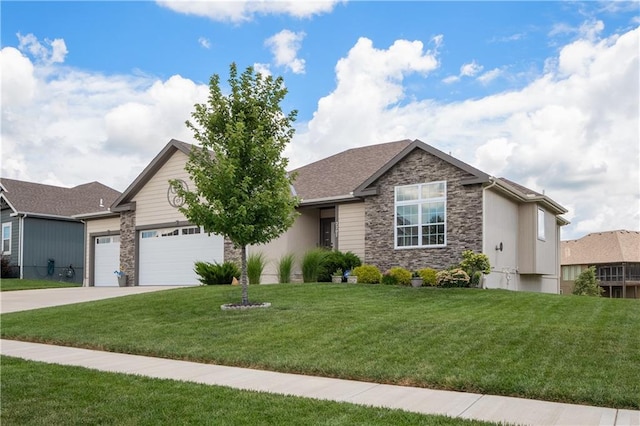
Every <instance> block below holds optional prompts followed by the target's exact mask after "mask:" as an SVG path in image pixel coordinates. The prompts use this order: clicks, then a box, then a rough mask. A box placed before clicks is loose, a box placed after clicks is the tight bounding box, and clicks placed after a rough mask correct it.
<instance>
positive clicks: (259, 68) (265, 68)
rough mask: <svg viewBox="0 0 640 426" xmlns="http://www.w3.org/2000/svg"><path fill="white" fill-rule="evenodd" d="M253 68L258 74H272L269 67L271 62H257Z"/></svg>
mask: <svg viewBox="0 0 640 426" xmlns="http://www.w3.org/2000/svg"><path fill="white" fill-rule="evenodd" d="M253 69H254V71H255V72H256V73H257V74H262V75H271V68H269V64H261V63H259V62H256V63H255V64H253Z"/></svg>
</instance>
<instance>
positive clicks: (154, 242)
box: [138, 227, 224, 285]
mask: <svg viewBox="0 0 640 426" xmlns="http://www.w3.org/2000/svg"><path fill="white" fill-rule="evenodd" d="M139 249H140V252H139V253H140V256H139V259H140V261H139V271H140V277H139V279H138V284H139V285H197V284H200V281H198V276H197V274H196V273H195V272H194V270H193V268H194V262H196V261H199V260H201V261H207V262H219V263H221V262H222V259H223V256H224V239H223V237H221V236H218V235H211V236H209V235H207V233H206V232H204V231H202V229H201V228H199V227H184V228H170V229H156V230H149V231H141V232H140V246H139Z"/></svg>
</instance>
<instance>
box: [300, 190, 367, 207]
mask: <svg viewBox="0 0 640 426" xmlns="http://www.w3.org/2000/svg"><path fill="white" fill-rule="evenodd" d="M358 199H359V198H358V197H356V196H354V195H353V193H351V194H348V195H338V196H334V197H321V198H312V199H309V200H300V204H299V206H300V207H304V206H313V205H316V204H327V203H331V202H341V201H349V200H358Z"/></svg>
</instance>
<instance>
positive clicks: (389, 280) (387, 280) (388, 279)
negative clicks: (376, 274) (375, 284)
mask: <svg viewBox="0 0 640 426" xmlns="http://www.w3.org/2000/svg"><path fill="white" fill-rule="evenodd" d="M380 284H384V285H396V284H398V280H397V279H396V277H395V276H393V275H391V271H386V272H385V273H384V274H382V277H381V278H380Z"/></svg>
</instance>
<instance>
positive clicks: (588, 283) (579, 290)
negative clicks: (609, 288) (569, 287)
mask: <svg viewBox="0 0 640 426" xmlns="http://www.w3.org/2000/svg"><path fill="white" fill-rule="evenodd" d="M603 292H604V289H603V288H602V287H600V284H599V283H598V280H597V279H596V268H595V266H591V267H589V268H587V269H585V270H584V271H582V272H580V275H578V277H577V278H576V281H575V286H574V287H573V294H576V295H578V296H597V297H600V296H602V293H603Z"/></svg>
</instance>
